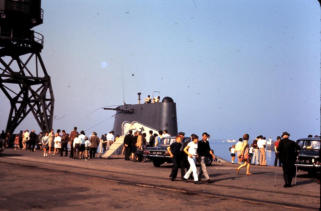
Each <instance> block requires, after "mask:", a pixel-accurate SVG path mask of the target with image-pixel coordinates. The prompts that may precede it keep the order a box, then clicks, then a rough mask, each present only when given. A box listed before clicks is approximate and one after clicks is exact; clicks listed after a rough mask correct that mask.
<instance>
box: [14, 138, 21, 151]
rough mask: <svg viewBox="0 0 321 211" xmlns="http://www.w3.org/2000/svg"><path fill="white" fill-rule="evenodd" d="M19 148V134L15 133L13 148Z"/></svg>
mask: <svg viewBox="0 0 321 211" xmlns="http://www.w3.org/2000/svg"><path fill="white" fill-rule="evenodd" d="M17 149H20V146H19V135H16V136H15V138H14V150H17Z"/></svg>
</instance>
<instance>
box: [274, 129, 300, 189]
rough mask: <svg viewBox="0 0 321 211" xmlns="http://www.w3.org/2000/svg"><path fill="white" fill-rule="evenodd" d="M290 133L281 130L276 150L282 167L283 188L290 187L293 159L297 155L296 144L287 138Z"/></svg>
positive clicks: (293, 169) (293, 168)
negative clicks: (280, 137) (280, 138)
mask: <svg viewBox="0 0 321 211" xmlns="http://www.w3.org/2000/svg"><path fill="white" fill-rule="evenodd" d="M289 136H290V134H289V133H288V132H283V134H282V140H281V141H280V143H279V147H278V152H279V153H280V155H279V156H280V161H281V163H282V168H283V178H284V182H285V184H284V186H283V187H285V188H287V187H291V183H292V178H293V177H294V176H295V173H296V172H295V165H294V163H295V160H296V156H297V150H298V147H297V144H296V143H295V142H294V141H292V140H290V139H289Z"/></svg>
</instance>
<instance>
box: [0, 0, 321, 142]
mask: <svg viewBox="0 0 321 211" xmlns="http://www.w3.org/2000/svg"><path fill="white" fill-rule="evenodd" d="M42 8H43V9H44V23H43V24H42V25H41V26H38V27H36V28H35V30H36V31H38V32H40V33H42V34H43V35H44V36H45V44H44V50H43V52H42V57H43V60H44V62H45V64H46V68H47V70H48V72H49V74H50V75H51V77H52V83H53V88H54V95H55V99H56V104H55V120H54V128H55V129H57V128H64V129H67V130H68V131H70V130H71V129H72V127H73V126H75V125H77V126H78V127H79V129H85V130H86V131H87V132H91V131H93V130H95V131H97V132H98V133H102V132H108V131H109V130H110V129H112V127H113V116H112V115H113V114H114V112H111V111H104V110H102V109H101V108H102V107H104V106H111V105H120V104H122V102H123V100H125V102H126V103H136V102H137V92H142V93H143V96H144V97H145V96H146V95H147V94H153V91H160V95H161V96H162V97H163V96H171V97H172V98H173V99H174V100H175V102H176V103H177V112H178V113H177V115H178V126H179V130H183V131H185V132H187V133H188V134H190V133H192V132H196V133H200V132H202V131H208V132H209V133H210V134H212V136H213V137H214V138H238V137H239V136H241V135H242V134H243V133H245V132H248V133H250V135H251V136H252V137H253V136H254V135H259V134H263V135H266V136H267V137H269V136H272V137H273V138H274V137H275V136H277V135H280V133H281V132H282V131H284V130H287V131H288V132H290V133H291V134H292V137H293V138H299V137H302V136H306V135H308V134H319V133H320V7H319V4H318V2H317V1H316V0H305V1H302V0H282V1H280V0H270V1H258V0H224V1H223V0H220V1H218V0H190V1H189V0H185V1H181V0H152V1H151V0H113V1H111V0H91V1H89V0H66V1H63V2H62V1H43V2H42ZM0 102H1V104H0V106H1V110H0V119H1V122H0V128H4V127H5V124H6V121H7V115H8V111H9V103H8V101H7V99H6V98H5V97H4V95H3V93H2V92H1V93H0ZM25 128H29V129H31V128H37V129H38V126H37V125H36V121H35V120H34V119H33V117H32V116H31V114H30V116H29V117H28V118H27V119H26V120H25V121H24V122H23V123H22V124H21V126H20V127H19V128H18V130H20V129H25ZM38 130H39V129H38Z"/></svg>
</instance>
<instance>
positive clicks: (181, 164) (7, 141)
mask: <svg viewBox="0 0 321 211" xmlns="http://www.w3.org/2000/svg"><path fill="white" fill-rule="evenodd" d="M148 136H149V139H148V140H147V138H146V137H147V136H146V133H142V132H141V131H132V130H130V131H129V132H128V134H127V135H126V136H125V137H124V144H123V148H122V152H121V153H122V154H124V155H125V160H133V161H137V160H138V161H141V160H142V159H143V150H144V149H145V148H146V147H147V146H158V145H159V144H160V142H161V140H162V138H166V137H170V135H169V134H168V131H167V130H164V131H158V133H154V132H153V131H149V134H148ZM289 136H290V134H289V133H287V132H283V133H282V136H278V137H277V139H276V141H275V142H274V151H275V153H276V156H275V163H274V165H275V166H277V165H278V166H282V168H283V175H284V181H285V185H284V187H290V186H291V182H292V178H293V177H294V176H295V166H294V163H295V159H296V155H297V154H296V153H297V150H298V146H297V145H296V143H295V142H294V141H291V140H290V139H289ZM209 137H210V135H209V134H208V133H206V132H204V133H203V134H202V137H201V139H200V140H199V137H198V136H197V135H196V134H192V135H191V136H190V140H191V141H190V142H185V141H184V140H185V139H184V138H185V133H184V132H180V133H178V135H177V136H176V138H175V139H176V141H174V142H173V143H169V144H170V145H169V147H168V148H167V151H168V153H169V155H170V156H171V157H172V159H173V167H172V171H171V174H170V175H169V177H170V179H171V180H172V181H174V180H175V179H176V177H177V173H178V169H179V168H180V169H181V178H182V180H184V181H188V180H189V179H190V177H192V178H193V180H194V183H195V184H200V181H201V179H202V177H203V176H204V178H205V181H206V182H212V181H211V180H210V177H209V174H208V172H207V169H206V163H205V159H206V157H212V158H213V159H215V155H214V151H213V150H212V149H211V148H210V144H209ZM118 138H119V136H115V135H114V131H110V132H109V133H108V134H103V135H102V136H101V137H100V138H99V137H98V135H97V133H96V132H92V134H91V135H90V136H86V134H85V132H84V131H83V130H82V131H80V132H78V130H77V127H74V129H73V130H72V131H71V132H70V133H69V134H68V133H67V132H66V131H65V130H60V129H58V130H57V131H56V132H54V130H51V131H49V132H45V133H43V132H40V133H39V134H36V132H35V130H31V131H30V132H29V130H25V131H21V132H20V133H19V134H17V135H14V137H13V136H12V135H11V134H10V133H5V132H4V131H2V132H1V134H0V144H1V145H0V148H4V147H9V146H10V145H12V146H13V148H14V150H19V149H21V150H30V151H32V152H34V151H36V150H42V151H43V156H44V157H51V156H56V155H58V156H59V155H60V156H66V157H68V156H69V157H70V158H73V159H85V160H89V159H94V158H96V153H97V152H98V153H100V154H103V153H104V152H105V151H106V150H108V149H109V148H110V146H111V145H112V144H113V143H114V142H115V141H117V139H118ZM249 139H250V137H249V134H244V135H243V137H242V138H240V139H239V141H238V143H237V144H236V145H233V146H232V147H231V148H230V149H229V150H230V153H231V157H232V163H235V159H236V158H237V163H238V164H240V165H239V166H238V167H237V169H236V173H237V174H239V171H240V170H241V169H242V168H243V167H245V168H246V175H248V176H249V175H251V172H250V166H251V164H252V165H253V164H255V165H261V166H265V165H266V156H265V149H266V145H267V142H266V138H265V137H264V136H262V135H260V136H257V137H256V138H255V139H254V140H253V141H252V143H251V144H249ZM11 140H13V141H11ZM11 142H12V143H11ZM197 162H199V163H200V168H199V169H197V167H196V163H197Z"/></svg>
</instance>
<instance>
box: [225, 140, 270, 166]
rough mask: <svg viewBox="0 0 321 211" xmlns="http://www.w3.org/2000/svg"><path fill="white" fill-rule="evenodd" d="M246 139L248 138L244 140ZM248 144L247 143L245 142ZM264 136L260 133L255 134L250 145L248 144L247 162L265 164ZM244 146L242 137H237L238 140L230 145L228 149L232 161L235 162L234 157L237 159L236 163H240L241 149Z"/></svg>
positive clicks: (265, 142) (265, 143)
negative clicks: (248, 158) (248, 156)
mask: <svg viewBox="0 0 321 211" xmlns="http://www.w3.org/2000/svg"><path fill="white" fill-rule="evenodd" d="M245 141H248V140H245ZM247 144H248V143H247ZM266 145H267V141H266V138H265V137H264V136H262V135H259V136H257V137H256V138H255V139H254V140H253V142H252V144H251V145H249V155H251V156H250V160H249V162H250V163H251V164H253V165H261V166H266ZM243 148H244V137H243V138H239V141H238V142H237V143H236V144H235V145H233V146H232V147H230V149H229V151H230V153H231V158H232V161H231V162H232V163H235V159H237V163H238V164H241V163H242V157H241V156H240V155H241V153H242V150H243Z"/></svg>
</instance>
